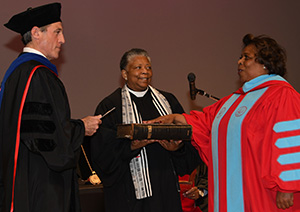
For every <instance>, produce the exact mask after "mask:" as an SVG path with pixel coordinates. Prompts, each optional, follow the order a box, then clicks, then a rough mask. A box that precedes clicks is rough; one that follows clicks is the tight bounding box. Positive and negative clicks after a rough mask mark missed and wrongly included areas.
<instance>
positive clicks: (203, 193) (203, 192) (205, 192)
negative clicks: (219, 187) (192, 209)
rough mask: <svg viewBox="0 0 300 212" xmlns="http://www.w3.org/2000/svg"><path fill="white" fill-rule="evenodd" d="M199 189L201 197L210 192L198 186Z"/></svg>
mask: <svg viewBox="0 0 300 212" xmlns="http://www.w3.org/2000/svg"><path fill="white" fill-rule="evenodd" d="M198 191H199V195H200V197H204V196H206V195H207V193H208V192H207V190H205V189H203V190H202V189H200V188H198Z"/></svg>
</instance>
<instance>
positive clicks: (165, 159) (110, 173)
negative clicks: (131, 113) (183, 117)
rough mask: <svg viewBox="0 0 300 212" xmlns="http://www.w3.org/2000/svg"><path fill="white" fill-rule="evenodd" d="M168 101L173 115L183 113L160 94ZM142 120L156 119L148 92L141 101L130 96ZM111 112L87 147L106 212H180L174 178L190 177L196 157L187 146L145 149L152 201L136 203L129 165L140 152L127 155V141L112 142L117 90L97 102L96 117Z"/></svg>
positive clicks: (118, 111) (171, 99)
mask: <svg viewBox="0 0 300 212" xmlns="http://www.w3.org/2000/svg"><path fill="white" fill-rule="evenodd" d="M160 92H161V94H163V95H164V96H165V97H166V99H167V100H168V102H169V104H170V106H171V109H172V112H173V113H183V108H182V106H181V105H180V103H179V102H178V101H177V99H176V98H175V96H174V95H172V94H170V93H167V92H163V91H160ZM131 98H132V100H133V101H134V102H135V104H136V106H137V108H138V111H139V112H140V114H141V116H142V119H143V120H150V119H153V118H156V117H158V116H159V114H158V112H157V110H156V108H155V106H154V105H153V103H152V97H151V94H150V89H149V90H148V92H147V93H146V94H145V96H144V97H141V98H138V97H136V96H134V95H133V94H131ZM113 107H116V109H115V111H113V112H111V113H110V114H109V115H108V116H106V117H105V118H103V120H102V121H103V122H102V125H101V126H100V129H99V130H98V132H97V133H96V134H95V135H94V136H93V137H92V139H91V142H90V145H91V152H92V162H93V168H94V169H95V170H96V172H97V173H98V174H99V176H100V179H101V180H102V182H103V185H104V196H105V209H106V212H169V211H172V212H180V211H182V208H181V202H180V196H179V186H178V177H177V176H178V175H177V174H181V175H183V174H186V173H191V172H192V171H193V170H194V169H195V167H196V166H197V164H198V163H199V156H198V153H197V151H196V150H195V149H194V147H193V146H192V145H191V144H190V142H186V143H185V144H184V145H183V147H182V148H181V149H180V150H178V151H175V152H170V151H167V150H166V149H164V148H163V147H162V146H161V145H160V144H159V143H152V144H149V145H147V146H146V152H147V158H148V163H149V164H148V167H149V173H150V180H151V185H152V192H153V195H152V197H149V198H145V199H141V200H137V199H136V197H135V190H134V186H133V182H132V177H131V173H130V168H129V163H130V161H131V159H132V158H134V157H135V156H137V155H138V153H139V152H140V149H138V150H135V151H131V147H130V146H131V141H130V140H127V139H116V125H117V124H121V123H122V103H121V89H120V88H119V89H117V90H116V91H115V92H113V93H112V94H111V95H110V96H108V97H106V98H105V99H104V100H103V101H101V102H100V104H99V105H98V107H97V109H96V114H104V113H105V112H106V111H108V110H110V109H111V108H113Z"/></svg>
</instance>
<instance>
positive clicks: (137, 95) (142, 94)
mask: <svg viewBox="0 0 300 212" xmlns="http://www.w3.org/2000/svg"><path fill="white" fill-rule="evenodd" d="M126 87H127V89H128V91H129V92H130V93H132V94H133V95H135V96H136V97H143V96H145V94H146V93H147V91H148V89H149V87H147V89H146V90H144V91H134V90H131V89H130V88H128V86H127V85H126Z"/></svg>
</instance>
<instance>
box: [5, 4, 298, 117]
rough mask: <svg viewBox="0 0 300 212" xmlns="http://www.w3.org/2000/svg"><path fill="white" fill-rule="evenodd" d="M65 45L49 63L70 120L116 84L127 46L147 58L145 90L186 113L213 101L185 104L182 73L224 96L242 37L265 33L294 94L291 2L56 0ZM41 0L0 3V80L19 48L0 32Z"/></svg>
mask: <svg viewBox="0 0 300 212" xmlns="http://www.w3.org/2000/svg"><path fill="white" fill-rule="evenodd" d="M60 2H61V3H62V20H63V24H64V33H65V38H66V43H65V44H64V46H63V50H62V52H61V57H60V59H58V60H56V61H53V62H54V63H55V64H56V65H57V67H58V69H59V76H60V78H61V80H62V81H63V82H64V85H65V87H66V90H67V93H68V96H69V101H70V105H71V109H72V117H73V118H81V117H83V116H86V115H91V114H93V113H94V111H95V108H96V106H97V104H98V103H99V101H100V100H102V99H103V98H104V97H106V96H107V95H109V94H110V93H111V92H113V91H114V90H115V89H116V88H117V87H120V86H122V85H123V81H122V79H121V77H120V70H119V61H120V58H121V56H122V54H123V53H124V52H125V51H127V50H129V49H131V48H133V47H136V48H144V49H146V50H147V51H148V52H149V54H150V56H151V58H152V67H153V74H154V75H153V81H152V85H153V86H154V87H157V88H159V89H161V90H165V91H169V92H172V93H173V94H174V95H175V96H176V97H177V98H178V99H179V101H180V102H181V103H182V105H183V107H184V109H185V110H186V112H189V111H190V110H192V109H197V110H201V109H202V108H203V107H205V106H207V105H210V104H213V103H214V101H213V100H210V99H208V98H206V97H202V96H197V98H196V100H194V101H191V100H190V97H189V84H188V80H187V75H188V73H190V72H193V73H195V75H196V87H197V88H198V89H202V90H204V91H206V92H208V93H210V94H212V95H214V96H217V97H220V98H221V97H224V96H226V95H228V94H230V93H232V92H233V91H235V90H236V89H237V88H238V87H239V84H238V74H237V61H238V58H239V56H240V53H241V46H242V37H243V36H244V35H245V34H247V33H253V34H254V35H258V34H267V35H270V36H271V37H273V38H275V39H276V40H277V41H278V42H279V43H280V44H281V45H282V46H284V47H285V48H286V50H287V55H288V63H287V68H288V75H287V79H288V80H289V82H290V83H291V84H292V85H293V86H294V87H295V88H296V90H298V91H300V70H299V68H298V65H299V61H300V57H299V50H300V41H299V39H300V37H299V35H300V27H299V26H298V22H299V20H300V13H299V10H300V1H299V0H252V1H248V0H226V1H225V0H209V1H207V0H205V1H204V0H149V1H146V0H85V1H83V0H62V1H60ZM46 3H50V1H48V0H28V1H24V0H9V1H4V0H1V7H0V21H1V25H0V35H1V40H0V55H1V59H0V78H1V80H2V78H3V75H4V73H5V71H6V69H7V68H8V67H9V65H10V63H11V61H12V60H14V59H15V58H16V57H17V56H18V54H19V52H20V51H21V50H22V48H23V46H22V43H21V41H20V36H19V35H17V34H15V33H14V32H12V31H10V30H8V29H6V28H5V27H4V26H3V24H4V23H6V22H7V21H8V20H9V18H10V17H11V16H12V15H13V14H16V13H18V12H20V11H23V10H25V9H27V8H28V7H35V6H39V5H42V4H46Z"/></svg>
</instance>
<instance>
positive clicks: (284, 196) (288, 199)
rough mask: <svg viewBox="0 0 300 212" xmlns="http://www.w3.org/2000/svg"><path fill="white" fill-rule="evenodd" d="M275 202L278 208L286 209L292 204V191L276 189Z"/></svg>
mask: <svg viewBox="0 0 300 212" xmlns="http://www.w3.org/2000/svg"><path fill="white" fill-rule="evenodd" d="M276 204H277V207H278V208H280V209H287V208H289V207H291V206H293V205H294V193H283V192H280V191H277V196H276Z"/></svg>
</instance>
